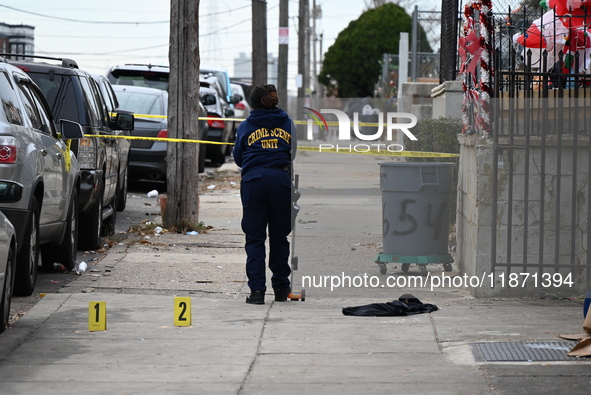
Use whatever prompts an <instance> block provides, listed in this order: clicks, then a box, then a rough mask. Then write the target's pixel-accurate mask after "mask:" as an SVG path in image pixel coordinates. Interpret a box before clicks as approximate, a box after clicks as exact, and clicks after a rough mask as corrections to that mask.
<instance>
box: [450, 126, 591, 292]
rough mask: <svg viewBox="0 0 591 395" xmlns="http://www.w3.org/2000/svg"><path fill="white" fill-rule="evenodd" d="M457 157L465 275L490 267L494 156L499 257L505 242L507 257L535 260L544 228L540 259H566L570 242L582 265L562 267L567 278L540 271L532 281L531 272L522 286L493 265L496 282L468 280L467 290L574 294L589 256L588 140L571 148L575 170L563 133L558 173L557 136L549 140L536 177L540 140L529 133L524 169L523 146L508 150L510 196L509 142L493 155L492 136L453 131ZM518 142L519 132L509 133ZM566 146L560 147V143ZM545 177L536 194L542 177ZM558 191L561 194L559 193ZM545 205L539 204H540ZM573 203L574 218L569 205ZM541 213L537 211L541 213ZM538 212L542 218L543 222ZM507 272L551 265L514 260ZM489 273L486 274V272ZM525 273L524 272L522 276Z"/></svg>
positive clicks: (581, 289)
mask: <svg viewBox="0 0 591 395" xmlns="http://www.w3.org/2000/svg"><path fill="white" fill-rule="evenodd" d="M459 141H460V163H459V169H458V206H457V207H458V210H457V241H458V244H457V253H456V258H457V259H456V260H457V262H458V265H459V268H460V273H462V275H463V274H464V273H466V274H467V275H470V276H478V277H480V278H482V276H483V275H485V276H488V275H490V273H491V269H492V258H491V251H492V249H491V242H492V237H491V236H492V233H491V232H492V231H493V229H492V217H491V216H492V215H493V205H492V198H493V190H492V187H493V185H494V184H493V163H494V162H493V161H495V160H496V161H498V162H499V177H498V187H497V190H498V197H497V205H498V208H497V212H496V213H495V214H494V215H496V218H497V224H496V228H495V229H494V232H496V237H497V241H496V247H497V250H496V253H497V257H496V258H497V261H498V262H507V261H508V258H507V245H508V243H510V244H511V251H512V253H511V257H510V260H511V262H512V263H523V262H524V260H527V263H530V264H537V263H538V262H539V261H540V256H539V251H540V238H539V236H540V232H541V230H542V229H543V238H542V242H541V243H542V246H543V256H542V257H541V260H542V262H543V263H544V264H558V265H568V264H571V258H572V257H571V246H574V248H575V258H574V262H575V264H577V265H580V266H579V267H576V268H564V267H563V268H560V269H559V270H558V273H560V274H561V275H562V278H566V277H567V275H568V274H569V273H571V279H572V281H573V282H574V284H573V286H566V287H564V286H563V287H561V288H559V289H556V288H553V287H542V286H541V277H538V284H537V285H538V286H537V287H536V286H535V285H536V284H535V282H534V281H533V278H530V281H529V282H526V284H525V286H522V284H521V282H520V283H519V286H514V287H510V286H508V277H507V275H508V273H507V272H506V271H505V270H504V269H502V270H499V271H498V272H496V273H495V275H494V277H493V278H494V282H495V287H494V288H492V287H491V286H490V280H488V281H487V282H486V284H485V286H482V287H471V288H470V290H471V292H472V294H473V295H474V296H477V297H491V296H536V297H537V296H539V293H540V291H542V292H549V293H556V292H560V293H561V294H562V295H563V296H571V297H572V296H577V295H580V294H583V293H584V292H585V291H586V288H587V286H586V283H585V278H584V275H585V267H584V265H585V264H586V259H587V248H586V247H587V241H586V240H587V212H588V210H587V207H588V198H589V196H588V193H587V188H588V184H587V183H588V179H589V170H588V169H589V148H588V146H587V144H583V143H579V148H578V149H577V150H576V151H577V163H576V165H577V171H576V176H573V173H574V171H573V154H572V152H573V151H572V145H571V147H569V146H568V144H566V143H565V141H562V144H563V149H562V151H561V156H560V158H561V159H560V165H561V166H560V167H561V169H560V177H559V174H558V172H557V169H558V166H557V164H558V150H557V147H556V141H552V140H551V139H549V140H548V142H547V144H548V145H547V147H546V151H545V153H544V157H545V158H546V162H545V170H544V174H545V177H544V178H543V179H542V177H541V168H540V165H541V155H542V151H541V144H539V141H537V140H535V139H533V140H532V146H531V149H530V153H529V171H528V177H529V178H527V177H526V174H525V171H524V169H525V161H526V157H525V150H524V149H515V150H512V152H513V158H512V164H513V166H512V167H513V171H512V173H513V181H512V185H513V191H512V193H513V197H512V200H511V201H510V200H509V185H510V180H511V177H510V176H509V170H510V166H509V161H510V158H509V154H508V152H509V151H508V150H504V151H502V155H501V156H497V157H495V156H494V154H493V153H494V151H493V144H492V140H490V139H480V138H475V137H468V136H463V135H461V136H459ZM515 143H516V145H519V143H520V142H519V139H517V141H515ZM564 146H566V149H565V148H564ZM559 178H560V193H559V192H558V187H557V185H558V182H557V181H558V179H559ZM573 180H576V188H575V192H574V193H575V196H574V199H573V184H572V182H573ZM542 184H543V185H544V188H543V189H544V192H543V194H542V191H541V188H540V186H541V185H542ZM525 185H529V192H528V210H527V213H528V216H527V223H528V227H527V234H525V232H524V221H525V212H524V210H525V209H524V207H525V203H526V201H525V199H524V192H525ZM558 199H559V200H558ZM541 202H543V207H544V209H543V210H541V209H540V208H541V207H542V203H541ZM573 205H574V208H575V209H576V211H575V213H576V214H575V218H574V219H573V217H572V215H571V212H572V208H573ZM509 207H511V209H512V224H511V227H510V229H511V232H512V236H511V240H508V238H507V235H508V234H509V223H508V212H509ZM541 213H543V217H542V215H541ZM557 218H558V219H559V228H558V234H559V243H558V244H559V247H558V249H556V248H555V246H556V232H557V230H556V226H555V223H556V219H557ZM542 220H543V222H542ZM573 223H574V230H575V236H574V238H573V237H572V233H571V232H572V229H573V226H571V225H572V224H573ZM524 238H526V239H525V240H526V243H525V244H526V255H527V258H524V254H523V249H524V247H523V246H524ZM503 272H505V284H504V286H502V284H501V281H500V280H501V277H500V276H501V274H502V273H503ZM512 272H513V273H517V274H519V275H520V273H525V272H527V273H529V274H530V276H531V275H534V274H535V273H538V276H541V275H542V273H548V274H554V273H555V272H556V271H555V268H544V269H542V270H541V271H540V269H538V268H524V267H523V266H520V265H517V264H516V265H515V267H514V268H513V269H512ZM486 278H487V279H488V278H489V277H486ZM519 278H520V280H523V279H524V278H525V276H520V277H519Z"/></svg>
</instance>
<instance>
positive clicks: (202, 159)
mask: <svg viewBox="0 0 591 395" xmlns="http://www.w3.org/2000/svg"><path fill="white" fill-rule="evenodd" d="M198 172H199V173H204V172H205V144H199V164H198Z"/></svg>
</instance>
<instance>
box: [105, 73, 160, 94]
mask: <svg viewBox="0 0 591 395" xmlns="http://www.w3.org/2000/svg"><path fill="white" fill-rule="evenodd" d="M109 81H111V84H113V85H133V86H146V87H148V88H155V89H160V90H163V91H165V90H168V73H160V72H156V71H140V70H121V69H118V70H113V71H111V73H109Z"/></svg>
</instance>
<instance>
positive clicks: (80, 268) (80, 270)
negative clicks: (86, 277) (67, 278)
mask: <svg viewBox="0 0 591 395" xmlns="http://www.w3.org/2000/svg"><path fill="white" fill-rule="evenodd" d="M87 267H88V266H87V265H86V262H80V263H78V262H76V267H75V269H74V270H75V271H76V274H78V275H80V274H84V272H85V271H86V268H87Z"/></svg>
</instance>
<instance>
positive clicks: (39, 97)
mask: <svg viewBox="0 0 591 395" xmlns="http://www.w3.org/2000/svg"><path fill="white" fill-rule="evenodd" d="M0 101H1V103H2V105H1V106H0V210H2V212H3V213H4V214H5V215H6V217H8V219H9V220H10V221H11V222H12V224H13V225H14V226H15V228H16V234H17V248H18V255H17V264H16V278H15V286H14V294H15V295H30V294H32V293H33V290H34V288H35V282H36V279H37V269H38V267H37V266H38V263H39V252H40V247H39V246H40V245H41V244H43V264H44V265H47V266H50V265H52V264H53V262H61V263H62V264H63V265H64V266H66V267H67V268H73V267H74V263H75V259H76V252H77V245H78V232H77V230H78V193H79V187H80V168H79V165H78V160H77V159H76V157H75V156H74V154H73V153H72V151H71V150H70V140H71V139H80V138H82V136H83V132H82V127H81V126H80V124H78V123H75V122H71V121H65V120H62V121H60V124H59V126H60V128H61V130H60V132H61V133H58V131H57V130H56V126H55V124H54V121H53V117H52V115H51V111H50V110H49V106H48V105H47V102H46V101H45V98H44V96H43V94H42V93H41V91H40V90H39V88H38V87H37V85H35V83H34V82H33V81H32V80H31V78H30V77H29V76H28V75H27V74H26V73H24V72H23V71H21V70H19V69H18V68H16V67H13V66H11V65H9V64H7V63H5V61H4V59H3V58H0Z"/></svg>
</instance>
